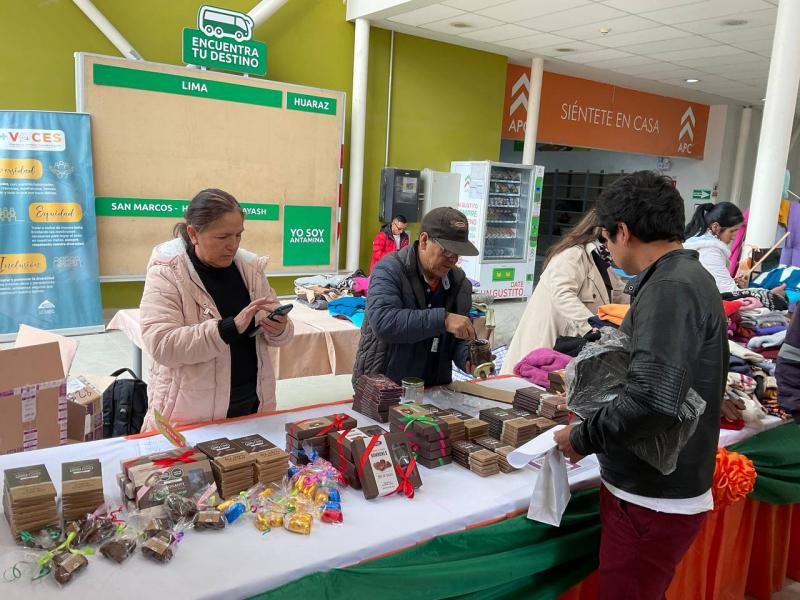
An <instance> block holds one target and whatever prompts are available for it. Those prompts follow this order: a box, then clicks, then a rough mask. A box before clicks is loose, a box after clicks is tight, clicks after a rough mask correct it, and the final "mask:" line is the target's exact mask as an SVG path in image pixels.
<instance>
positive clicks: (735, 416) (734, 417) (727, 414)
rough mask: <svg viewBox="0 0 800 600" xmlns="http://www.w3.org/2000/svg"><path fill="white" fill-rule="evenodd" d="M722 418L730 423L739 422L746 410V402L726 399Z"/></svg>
mask: <svg viewBox="0 0 800 600" xmlns="http://www.w3.org/2000/svg"><path fill="white" fill-rule="evenodd" d="M721 409H722V416H723V417H724V418H725V419H726V420H728V421H738V420H739V419H741V418H742V411H743V410H744V409H745V405H744V402H742V401H741V400H739V398H725V399H723V400H722V406H721Z"/></svg>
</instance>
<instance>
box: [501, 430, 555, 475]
mask: <svg viewBox="0 0 800 600" xmlns="http://www.w3.org/2000/svg"><path fill="white" fill-rule="evenodd" d="M564 427H566V425H556V426H555V427H553V428H552V429H548V430H547V431H545V432H544V433H543V434H541V435H538V436H536V437H535V438H533V439H532V440H531V441H530V442H528V443H527V444H523V445H522V446H520V447H519V448H517V449H516V450H514V451H513V452H511V453H510V454H509V455H508V457H507V458H506V460H508V464H510V465H511V466H512V467H514V468H515V469H521V468H522V467H524V466H525V465H527V464H528V463H529V462H531V461H532V460H533V459H534V458H537V457H539V456H541V455H542V454H544V453H545V452H548V451H549V450H550V449H551V448H555V447H556V441H555V439H554V435H555V434H556V432H558V431H561V430H562V429H564Z"/></svg>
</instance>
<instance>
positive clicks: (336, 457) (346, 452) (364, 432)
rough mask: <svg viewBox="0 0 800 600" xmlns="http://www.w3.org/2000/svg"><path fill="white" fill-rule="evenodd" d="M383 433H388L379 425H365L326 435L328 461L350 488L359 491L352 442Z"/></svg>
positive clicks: (359, 486)
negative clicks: (343, 477) (344, 478)
mask: <svg viewBox="0 0 800 600" xmlns="http://www.w3.org/2000/svg"><path fill="white" fill-rule="evenodd" d="M385 433H388V432H387V431H386V430H385V429H384V428H383V427H381V426H380V425H367V426H364V427H357V428H353V429H344V430H342V431H331V432H329V433H328V447H329V448H330V451H329V454H330V455H329V457H328V460H330V462H331V464H332V465H333V466H334V467H336V468H337V469H338V470H339V472H340V473H342V474H343V475H344V476H345V477H346V478H347V484H348V485H349V486H350V487H352V488H354V489H357V490H360V489H361V480H360V479H359V478H358V472H357V469H356V460H355V455H354V453H353V442H354V441H355V440H357V439H359V438H369V437H371V436H373V435H383V434H385Z"/></svg>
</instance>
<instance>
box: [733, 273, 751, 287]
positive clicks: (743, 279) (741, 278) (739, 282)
mask: <svg viewBox="0 0 800 600" xmlns="http://www.w3.org/2000/svg"><path fill="white" fill-rule="evenodd" d="M733 280H734V281H735V282H736V286H737V287H738V288H739V289H742V290H743V289H745V288H746V287H747V286H748V285H749V284H750V275H748V274H746V273H740V274H739V275H737V276H736V277H734V279H733Z"/></svg>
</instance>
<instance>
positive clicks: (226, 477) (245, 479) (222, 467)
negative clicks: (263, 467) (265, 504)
mask: <svg viewBox="0 0 800 600" xmlns="http://www.w3.org/2000/svg"><path fill="white" fill-rule="evenodd" d="M196 448H197V449H198V450H200V451H201V452H203V453H204V454H205V455H206V456H208V458H209V459H210V460H211V471H212V472H213V473H214V481H216V483H217V488H218V489H219V493H220V494H221V495H222V497H223V498H231V497H233V496H235V495H237V494H238V493H239V492H241V491H244V490H246V489H247V488H249V487H250V486H252V485H253V482H254V479H255V473H254V471H253V465H255V462H256V459H255V457H254V456H253V454H252V453H250V452H247V451H246V450H243V449H242V448H241V447H240V446H239V445H238V444H235V443H234V442H232V441H231V440H229V439H228V438H217V439H215V440H209V441H207V442H201V443H200V444H197V446H196Z"/></svg>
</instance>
